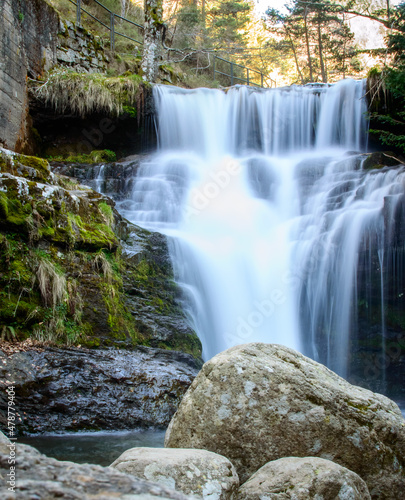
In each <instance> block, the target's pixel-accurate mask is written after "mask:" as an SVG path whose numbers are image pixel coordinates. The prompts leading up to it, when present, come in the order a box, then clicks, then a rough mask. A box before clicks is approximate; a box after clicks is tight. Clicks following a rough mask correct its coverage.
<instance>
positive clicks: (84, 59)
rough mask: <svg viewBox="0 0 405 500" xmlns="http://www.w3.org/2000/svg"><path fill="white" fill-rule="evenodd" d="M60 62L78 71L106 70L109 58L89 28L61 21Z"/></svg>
mask: <svg viewBox="0 0 405 500" xmlns="http://www.w3.org/2000/svg"><path fill="white" fill-rule="evenodd" d="M56 58H57V62H58V64H60V65H62V66H66V67H70V68H74V69H75V70H76V71H78V72H88V73H94V72H104V71H105V70H106V69H107V66H106V64H107V62H108V59H107V57H106V55H105V54H104V48H103V46H102V45H101V44H100V43H99V42H98V41H97V40H96V39H95V38H94V36H93V35H92V34H91V33H89V32H88V31H87V30H85V29H84V28H81V27H79V26H78V27H76V26H75V25H74V24H73V23H71V22H68V21H65V22H63V23H61V25H60V30H59V36H58V47H57V50H56Z"/></svg>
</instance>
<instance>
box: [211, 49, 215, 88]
mask: <svg viewBox="0 0 405 500" xmlns="http://www.w3.org/2000/svg"><path fill="white" fill-rule="evenodd" d="M212 67H213V73H212V76H213V80H214V82H215V54H214V60H213V62H212Z"/></svg>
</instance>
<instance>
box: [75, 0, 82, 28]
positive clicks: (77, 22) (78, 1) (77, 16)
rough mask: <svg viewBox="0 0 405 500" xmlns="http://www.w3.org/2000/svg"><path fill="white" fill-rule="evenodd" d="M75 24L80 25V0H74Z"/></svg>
mask: <svg viewBox="0 0 405 500" xmlns="http://www.w3.org/2000/svg"><path fill="white" fill-rule="evenodd" d="M76 1H77V4H76V24H77V25H78V26H80V25H81V22H82V0H76Z"/></svg>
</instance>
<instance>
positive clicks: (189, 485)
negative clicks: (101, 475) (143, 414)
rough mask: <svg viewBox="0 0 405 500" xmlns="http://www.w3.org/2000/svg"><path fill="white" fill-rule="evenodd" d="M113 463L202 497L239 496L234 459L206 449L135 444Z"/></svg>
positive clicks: (217, 499) (224, 498) (218, 499)
mask: <svg viewBox="0 0 405 500" xmlns="http://www.w3.org/2000/svg"><path fill="white" fill-rule="evenodd" d="M111 467H114V468H115V469H117V470H119V471H121V472H126V473H127V474H133V475H134V476H137V477H140V478H142V479H146V480H148V481H151V482H154V483H159V484H162V485H165V486H168V487H170V488H173V489H176V490H178V491H181V492H183V493H185V494H187V495H193V497H195V498H200V499H203V498H204V499H209V500H227V499H232V498H236V493H237V491H238V487H239V478H238V475H237V474H236V470H235V468H234V466H233V465H232V464H231V462H230V461H229V460H228V459H227V458H225V457H222V456H220V455H217V454H216V453H212V452H210V451H205V450H195V449H191V450H188V449H162V448H132V449H130V450H127V451H125V452H124V453H123V454H122V455H121V456H120V457H119V458H117V460H115V462H114V463H113V464H112V465H111Z"/></svg>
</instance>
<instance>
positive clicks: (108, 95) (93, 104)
mask: <svg viewBox="0 0 405 500" xmlns="http://www.w3.org/2000/svg"><path fill="white" fill-rule="evenodd" d="M141 83H142V78H141V77H140V76H139V75H128V76H117V77H108V76H106V75H103V74H100V73H76V72H74V71H71V70H68V69H61V68H58V69H55V70H53V71H51V72H50V73H49V74H48V79H47V80H46V81H45V82H44V83H41V84H39V85H38V84H35V86H33V87H32V89H31V90H32V92H33V94H34V96H35V97H37V98H39V99H41V100H42V101H43V102H44V103H45V104H46V105H48V106H50V107H52V108H54V109H55V110H56V111H58V112H59V113H61V114H63V113H66V112H70V113H74V114H76V115H79V116H81V117H84V116H86V115H89V114H91V113H108V114H112V115H117V116H118V115H120V114H121V113H122V112H123V111H124V106H133V105H137V104H138V102H139V97H140V94H142V86H141Z"/></svg>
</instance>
